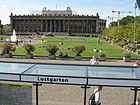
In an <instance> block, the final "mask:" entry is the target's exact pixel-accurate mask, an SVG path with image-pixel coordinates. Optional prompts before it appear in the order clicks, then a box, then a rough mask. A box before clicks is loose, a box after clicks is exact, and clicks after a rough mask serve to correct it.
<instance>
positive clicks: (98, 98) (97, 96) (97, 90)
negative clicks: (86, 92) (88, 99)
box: [94, 86, 103, 105]
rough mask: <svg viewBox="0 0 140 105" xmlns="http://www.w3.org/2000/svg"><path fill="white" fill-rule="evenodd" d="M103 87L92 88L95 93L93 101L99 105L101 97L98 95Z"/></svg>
mask: <svg viewBox="0 0 140 105" xmlns="http://www.w3.org/2000/svg"><path fill="white" fill-rule="evenodd" d="M102 89H103V86H98V87H97V88H96V89H95V90H94V94H95V103H96V105H101V97H100V91H101V90H102Z"/></svg>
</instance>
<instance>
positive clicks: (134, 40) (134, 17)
mask: <svg viewBox="0 0 140 105" xmlns="http://www.w3.org/2000/svg"><path fill="white" fill-rule="evenodd" d="M134 9H135V16H134V41H136V9H137V3H135V7H134Z"/></svg>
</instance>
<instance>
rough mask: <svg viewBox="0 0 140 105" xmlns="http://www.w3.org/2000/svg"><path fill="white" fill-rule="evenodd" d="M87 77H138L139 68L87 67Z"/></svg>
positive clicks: (139, 76) (139, 73) (139, 77)
mask: <svg viewBox="0 0 140 105" xmlns="http://www.w3.org/2000/svg"><path fill="white" fill-rule="evenodd" d="M88 76H89V77H102V78H127V79H140V69H139V68H133V67H132V68H129V67H125V68H124V67H97V66H96V67H95V66H93V67H88Z"/></svg>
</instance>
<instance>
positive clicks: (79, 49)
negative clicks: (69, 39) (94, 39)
mask: <svg viewBox="0 0 140 105" xmlns="http://www.w3.org/2000/svg"><path fill="white" fill-rule="evenodd" d="M85 50H86V48H85V46H75V47H73V48H72V51H73V52H75V53H76V56H80V54H81V53H82V52H83V51H85Z"/></svg>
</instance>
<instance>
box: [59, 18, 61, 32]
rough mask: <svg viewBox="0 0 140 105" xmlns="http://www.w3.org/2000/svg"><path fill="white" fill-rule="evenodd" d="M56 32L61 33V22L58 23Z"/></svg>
mask: <svg viewBox="0 0 140 105" xmlns="http://www.w3.org/2000/svg"><path fill="white" fill-rule="evenodd" d="M58 32H61V20H59V21H58Z"/></svg>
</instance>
